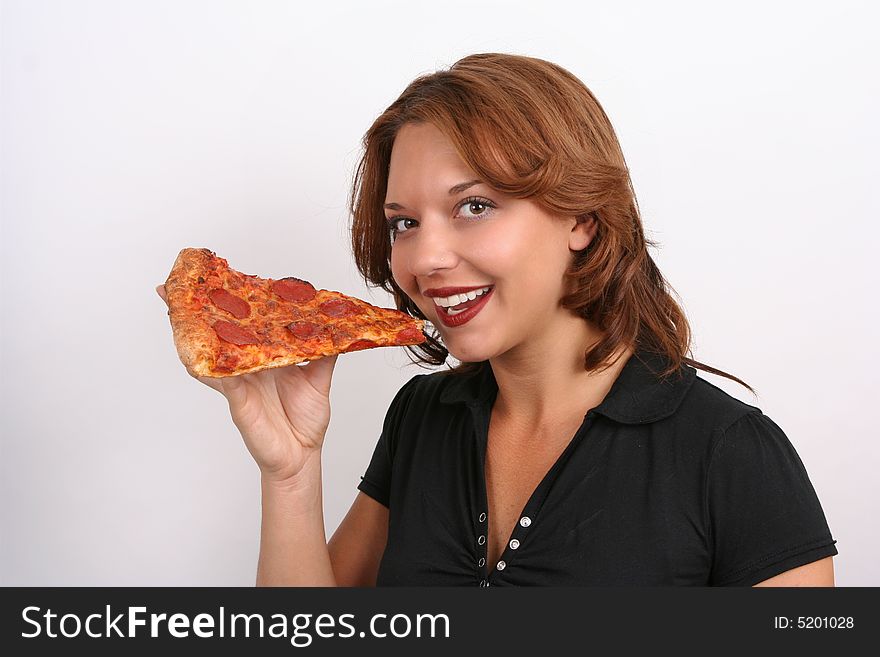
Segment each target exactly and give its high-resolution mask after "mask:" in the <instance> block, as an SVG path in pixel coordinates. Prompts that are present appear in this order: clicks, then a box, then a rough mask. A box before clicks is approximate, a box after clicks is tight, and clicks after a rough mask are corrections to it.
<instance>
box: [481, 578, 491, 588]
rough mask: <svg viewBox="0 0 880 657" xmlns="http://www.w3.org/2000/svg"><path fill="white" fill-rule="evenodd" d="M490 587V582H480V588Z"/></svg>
mask: <svg viewBox="0 0 880 657" xmlns="http://www.w3.org/2000/svg"><path fill="white" fill-rule="evenodd" d="M488 585H489V582H487V581H486V580H484V579H482V580H480V586H483V587H485V586H488Z"/></svg>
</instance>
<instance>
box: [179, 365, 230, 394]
mask: <svg viewBox="0 0 880 657" xmlns="http://www.w3.org/2000/svg"><path fill="white" fill-rule="evenodd" d="M186 372H187V374H189V375H190V376H191V377H192V378H194V379H195V380H196V381H199V382H200V383H204V384H205V385H206V386H208V387H209V388H213V389H214V390H216V391H217V392H219V393H221V394H222V392H223V385H222V383H220V379H219V378H215V377H211V376H199V375H198V374H196V373H195V372H193V371H192V370H191V369H189V368H187V370H186Z"/></svg>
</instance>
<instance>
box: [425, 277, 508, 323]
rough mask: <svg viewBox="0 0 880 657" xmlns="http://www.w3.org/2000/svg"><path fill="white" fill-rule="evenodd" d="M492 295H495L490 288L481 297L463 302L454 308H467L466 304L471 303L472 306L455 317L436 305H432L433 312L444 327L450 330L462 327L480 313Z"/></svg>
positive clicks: (493, 289) (493, 290)
mask: <svg viewBox="0 0 880 657" xmlns="http://www.w3.org/2000/svg"><path fill="white" fill-rule="evenodd" d="M494 293H495V288H494V287H492V288H491V289H490V290H489V291H488V292H486V294H483V295H481V296H479V297H477V298H476V299H474V300H473V301H469V302H465V303H464V304H459V306H456V307H460V306H467V305H468V303H472V304H473V305H471V306H470V307H468V308H465V310H462V311H461V312H460V313H457V314H455V315H450V314H449V313H447V312H446V309H445V308H443V307H442V306H438V305H437V304H436V303H435V304H434V310H435V311H436V313H437V317H438V318H439V319H440V321H441V322H442V323H443V324H444V325H445V326H448V327H450V328H455V327H458V326H462V325H463V324H466V323H468V322H469V321H471V320H472V319H473V318H474V317H476V316H477V315H478V314H479V313H480V311H481V310H482V309H483V308H484V307H485V306H486V303H487V302H488V301H489V299H490V297H491V296H492V295H493V294H494Z"/></svg>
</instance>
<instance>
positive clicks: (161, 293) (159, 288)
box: [156, 284, 168, 304]
mask: <svg viewBox="0 0 880 657" xmlns="http://www.w3.org/2000/svg"><path fill="white" fill-rule="evenodd" d="M156 294H158V295H159V296H160V297H162V301H164V302H165V303H166V304H167V303H168V295H167V294H165V285H164V284H163V285H157V286H156Z"/></svg>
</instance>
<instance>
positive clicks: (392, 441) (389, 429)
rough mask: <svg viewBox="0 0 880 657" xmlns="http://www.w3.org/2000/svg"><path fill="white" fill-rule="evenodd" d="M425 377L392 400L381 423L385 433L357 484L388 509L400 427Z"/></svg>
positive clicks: (418, 375)
mask: <svg viewBox="0 0 880 657" xmlns="http://www.w3.org/2000/svg"><path fill="white" fill-rule="evenodd" d="M423 376H426V375H425V374H417V375H416V376H414V377H413V378H411V379H410V380H409V381H407V382H406V383H405V384H403V386H402V387H401V388H400V390H398V391H397V394H396V395H395V396H394V399H392V400H391V404H390V405H389V407H388V410H387V411H386V413H385V421H384V422H383V423H382V433H381V434H379V440H378V441H377V442H376V447H375V449H374V450H373V456H372V458H371V459H370V464H369V465H368V466H367V471H366V472H365V473H364V476H363V477H361V483H359V484H358V490H360V491H363V492H364V493H366V494H367V495H369V496H370V497H372V498H373V499H374V500H376V501H377V502H379V503H381V504H383V505H384V506H386V507H387V506H389V500H390V497H391V470H392V463H393V462H394V452H395V449H396V447H397V443H398V438H399V434H400V427H401V424H402V420H403V417H404V415H405V414H406V410H407V408H408V407H409V403H410V400H411V398H412V394H413V388H414V387H415V384H416V381H417V380H418V379H420V378H422V377H423Z"/></svg>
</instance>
